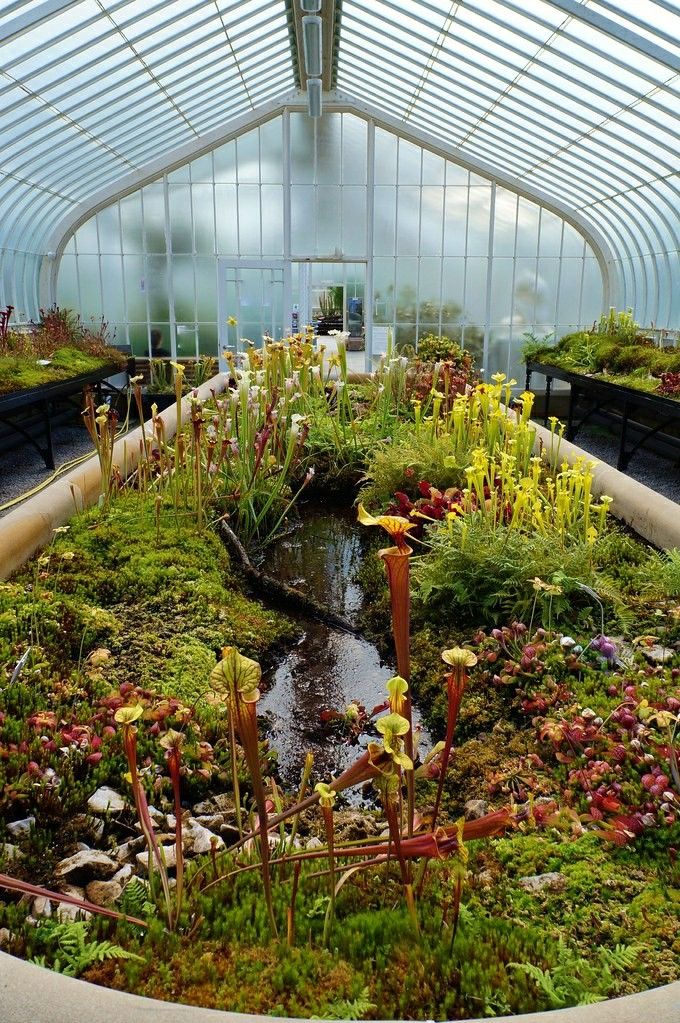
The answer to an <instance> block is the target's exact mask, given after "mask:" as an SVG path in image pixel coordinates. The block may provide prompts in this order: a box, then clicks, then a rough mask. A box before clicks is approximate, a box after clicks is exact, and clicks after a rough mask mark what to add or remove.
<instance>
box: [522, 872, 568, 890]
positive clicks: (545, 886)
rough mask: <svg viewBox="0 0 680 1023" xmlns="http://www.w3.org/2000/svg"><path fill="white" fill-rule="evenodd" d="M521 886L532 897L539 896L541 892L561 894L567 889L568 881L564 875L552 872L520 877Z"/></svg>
mask: <svg viewBox="0 0 680 1023" xmlns="http://www.w3.org/2000/svg"><path fill="white" fill-rule="evenodd" d="M519 884H520V887H522V888H524V890H525V891H527V892H531V893H532V895H539V894H540V893H541V892H561V891H562V890H563V889H564V888H565V887H566V884H567V879H566V877H565V876H564V874H560V873H558V872H557V871H555V870H551V871H549V872H548V873H547V874H532V875H530V876H529V877H520V879H519Z"/></svg>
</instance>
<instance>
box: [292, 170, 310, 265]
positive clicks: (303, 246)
mask: <svg viewBox="0 0 680 1023" xmlns="http://www.w3.org/2000/svg"><path fill="white" fill-rule="evenodd" d="M290 205H291V211H290V220H291V249H292V251H293V253H294V254H296V255H300V256H308V255H310V250H311V249H312V248H313V246H314V189H313V188H312V187H311V186H309V185H291V189H290Z"/></svg>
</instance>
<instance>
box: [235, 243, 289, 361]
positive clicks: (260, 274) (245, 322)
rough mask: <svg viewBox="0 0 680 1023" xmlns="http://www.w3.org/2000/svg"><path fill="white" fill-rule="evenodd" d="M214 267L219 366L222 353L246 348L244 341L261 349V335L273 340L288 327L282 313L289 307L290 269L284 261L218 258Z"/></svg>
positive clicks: (281, 334)
mask: <svg viewBox="0 0 680 1023" xmlns="http://www.w3.org/2000/svg"><path fill="white" fill-rule="evenodd" d="M217 266H218V282H217V283H218V290H217V294H218V303H219V305H218V313H219V335H218V336H219V342H220V364H221V365H222V363H223V361H224V360H223V358H222V352H223V351H225V350H228V351H231V352H237V351H243V349H244V348H248V345H247V344H246V343H245V339H246V338H247V339H248V340H249V341H252V342H253V344H254V345H255V347H256V348H261V347H262V337H263V335H265V334H266V335H268V336H269V337H273V338H276V339H278V338H280V337H282V336H283V335H284V333H285V332H286V330H287V328H288V324H287V322H286V319H285V317H284V310H285V309H286V308H287V307H288V304H289V301H287V296H289V294H290V284H289V281H290V270H289V268H288V269H287V266H286V263H284V262H283V260H278V261H272V262H268V263H262V262H259V261H258V262H256V261H245V260H238V259H220V260H218V263H217ZM222 368H223V367H222Z"/></svg>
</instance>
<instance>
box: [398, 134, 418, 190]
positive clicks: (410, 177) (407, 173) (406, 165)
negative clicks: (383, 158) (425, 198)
mask: <svg viewBox="0 0 680 1023" xmlns="http://www.w3.org/2000/svg"><path fill="white" fill-rule="evenodd" d="M421 155H422V149H420V147H419V146H416V145H414V144H413V143H412V142H407V141H406V139H399V178H398V180H399V184H400V185H419V184H420V162H421Z"/></svg>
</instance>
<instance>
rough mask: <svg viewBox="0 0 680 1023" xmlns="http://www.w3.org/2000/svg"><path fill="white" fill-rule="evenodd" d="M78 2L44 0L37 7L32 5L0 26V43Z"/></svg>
mask: <svg viewBox="0 0 680 1023" xmlns="http://www.w3.org/2000/svg"><path fill="white" fill-rule="evenodd" d="M80 2H81V0H44V3H42V4H39V5H38V6H37V7H32V8H31V9H30V11H25V12H24V13H23V14H17V16H16V18H12V20H11V21H8V22H5V24H4V25H3V26H2V27H0V43H8V42H9V41H10V39H14V38H16V36H19V35H22V34H23V33H24V32H28V31H30V29H32V28H35V27H36V25H41V24H42V23H43V21H48V20H49V19H50V18H53V17H54V16H55V15H56V14H61V13H62V12H63V11H67V10H68V9H69V7H76V6H77V5H78V4H79V3H80ZM17 6H18V5H17V4H15V5H14V7H15V8H16V7H17Z"/></svg>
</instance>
